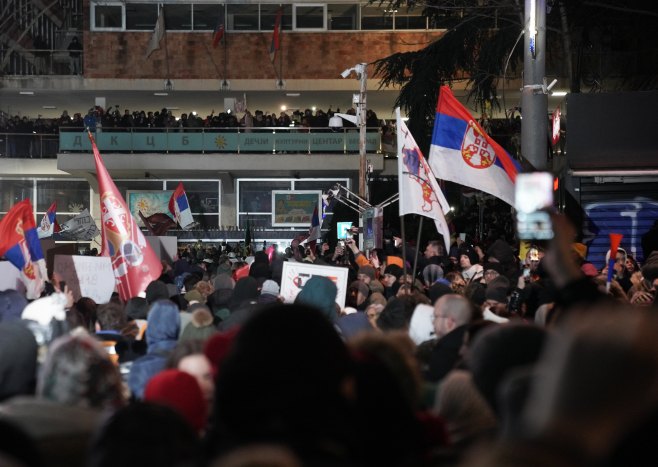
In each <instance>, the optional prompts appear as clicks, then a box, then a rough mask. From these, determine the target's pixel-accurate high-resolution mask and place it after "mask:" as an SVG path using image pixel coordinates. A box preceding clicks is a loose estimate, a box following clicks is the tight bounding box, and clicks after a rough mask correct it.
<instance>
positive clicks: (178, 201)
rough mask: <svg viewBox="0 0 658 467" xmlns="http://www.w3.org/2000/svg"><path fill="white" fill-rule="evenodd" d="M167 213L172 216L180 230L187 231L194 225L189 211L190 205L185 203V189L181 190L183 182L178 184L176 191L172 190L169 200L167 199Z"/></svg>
mask: <svg viewBox="0 0 658 467" xmlns="http://www.w3.org/2000/svg"><path fill="white" fill-rule="evenodd" d="M169 212H171V214H172V215H173V216H174V219H176V222H178V225H180V226H181V229H187V228H188V227H190V226H191V225H192V224H194V218H193V217H192V210H191V209H190V203H188V202H187V194H186V193H185V188H183V182H178V186H177V187H176V190H174V192H173V193H172V194H171V198H169Z"/></svg>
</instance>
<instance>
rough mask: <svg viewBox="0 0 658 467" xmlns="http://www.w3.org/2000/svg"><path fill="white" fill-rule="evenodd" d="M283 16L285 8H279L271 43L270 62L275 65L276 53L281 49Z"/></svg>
mask: <svg viewBox="0 0 658 467" xmlns="http://www.w3.org/2000/svg"><path fill="white" fill-rule="evenodd" d="M282 16H283V8H279V10H278V11H277V12H276V18H275V19H274V30H273V31H272V42H271V43H270V61H271V62H272V63H274V58H275V57H276V53H277V52H278V51H279V49H280V48H281V17H282Z"/></svg>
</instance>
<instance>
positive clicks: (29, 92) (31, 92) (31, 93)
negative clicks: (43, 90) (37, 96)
mask: <svg viewBox="0 0 658 467" xmlns="http://www.w3.org/2000/svg"><path fill="white" fill-rule="evenodd" d="M19 94H20V95H21V96H33V95H34V91H20V92H19Z"/></svg>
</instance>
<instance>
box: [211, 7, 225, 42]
mask: <svg viewBox="0 0 658 467" xmlns="http://www.w3.org/2000/svg"><path fill="white" fill-rule="evenodd" d="M225 30H226V12H225V10H224V5H221V6H220V10H219V19H218V20H217V26H216V27H215V30H214V31H213V33H212V46H213V48H215V49H216V48H217V46H218V45H219V43H220V42H221V41H222V39H223V38H224V31H225Z"/></svg>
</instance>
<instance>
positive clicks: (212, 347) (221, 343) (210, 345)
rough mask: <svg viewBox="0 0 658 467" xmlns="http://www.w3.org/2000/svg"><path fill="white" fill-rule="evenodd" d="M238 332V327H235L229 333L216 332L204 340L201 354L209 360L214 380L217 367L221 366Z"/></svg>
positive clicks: (217, 370) (217, 371)
mask: <svg viewBox="0 0 658 467" xmlns="http://www.w3.org/2000/svg"><path fill="white" fill-rule="evenodd" d="M239 330H240V328H239V327H235V328H233V329H231V330H229V331H225V332H216V333H215V334H213V335H212V336H210V337H209V338H208V340H206V344H205V345H204V346H203V353H204V354H205V355H206V357H208V360H210V364H211V365H212V371H213V375H214V376H215V378H217V374H218V373H219V367H220V366H221V365H222V362H223V361H224V359H225V358H226V355H228V352H229V350H230V349H231V345H232V344H233V341H234V340H235V337H236V336H237V335H238V331H239Z"/></svg>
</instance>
